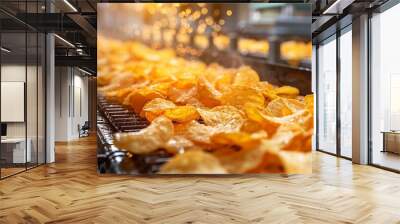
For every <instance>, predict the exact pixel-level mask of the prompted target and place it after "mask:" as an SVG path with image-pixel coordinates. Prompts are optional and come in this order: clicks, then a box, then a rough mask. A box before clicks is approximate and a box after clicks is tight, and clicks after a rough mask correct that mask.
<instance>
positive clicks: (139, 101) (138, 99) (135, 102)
mask: <svg viewBox="0 0 400 224" xmlns="http://www.w3.org/2000/svg"><path fill="white" fill-rule="evenodd" d="M155 98H164V96H163V95H162V94H161V93H159V92H157V91H154V90H152V89H149V88H142V89H140V90H138V91H134V92H132V93H131V94H129V95H128V96H127V97H126V99H125V104H128V105H130V106H131V107H132V108H133V110H134V111H135V112H136V113H137V114H140V113H141V111H142V108H143V106H144V105H145V104H146V103H147V102H149V101H151V100H152V99H155Z"/></svg>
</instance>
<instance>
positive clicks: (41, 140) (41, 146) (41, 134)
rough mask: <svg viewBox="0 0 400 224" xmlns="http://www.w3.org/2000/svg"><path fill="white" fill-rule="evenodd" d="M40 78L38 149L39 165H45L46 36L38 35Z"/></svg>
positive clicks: (38, 88) (38, 78)
mask: <svg viewBox="0 0 400 224" xmlns="http://www.w3.org/2000/svg"><path fill="white" fill-rule="evenodd" d="M38 38H39V40H38V76H37V82H38V86H37V90H38V98H37V100H38V105H37V107H38V110H37V115H38V118H37V119H38V136H37V139H38V140H37V141H38V142H37V149H38V156H37V160H38V164H43V163H45V156H46V155H45V153H46V151H45V80H46V79H45V70H44V66H45V60H46V52H45V44H46V38H45V35H44V34H41V33H39V35H38Z"/></svg>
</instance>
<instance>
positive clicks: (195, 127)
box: [175, 121, 220, 147]
mask: <svg viewBox="0 0 400 224" xmlns="http://www.w3.org/2000/svg"><path fill="white" fill-rule="evenodd" d="M175 129H176V134H177V135H182V136H184V137H186V138H187V139H189V140H190V141H192V142H194V143H195V144H196V145H200V146H204V147H208V146H210V145H211V141H210V137H211V136H213V135H214V134H216V133H218V132H220V130H218V129H217V128H215V127H211V126H207V125H204V124H200V123H199V122H197V121H191V122H189V123H184V124H177V125H175Z"/></svg>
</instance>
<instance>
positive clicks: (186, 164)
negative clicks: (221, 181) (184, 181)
mask: <svg viewBox="0 0 400 224" xmlns="http://www.w3.org/2000/svg"><path fill="white" fill-rule="evenodd" d="M160 173H164V174H225V173H226V170H225V169H224V168H223V167H222V166H221V164H220V163H219V161H218V159H216V158H215V157H214V156H213V155H212V154H210V153H207V152H204V151H201V150H191V151H188V152H185V153H183V154H178V155H176V156H175V157H173V158H172V159H171V160H170V161H168V162H167V163H166V164H164V165H163V166H162V167H161V170H160Z"/></svg>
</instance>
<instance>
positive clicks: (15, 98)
mask: <svg viewBox="0 0 400 224" xmlns="http://www.w3.org/2000/svg"><path fill="white" fill-rule="evenodd" d="M1 47H2V48H3V49H7V51H4V50H1V54H2V55H1V87H0V88H1V106H0V107H1V123H2V126H3V128H2V129H3V131H2V132H3V133H2V140H1V167H2V170H1V175H2V177H5V176H9V175H12V174H15V173H17V172H21V171H23V170H25V165H26V164H25V163H26V162H30V159H31V155H30V153H31V151H30V147H29V145H30V144H29V143H28V144H27V142H26V120H25V113H24V112H25V90H26V69H27V67H26V33H25V31H23V32H15V33H2V34H1ZM27 146H28V147H27ZM27 149H28V150H27Z"/></svg>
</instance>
